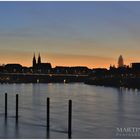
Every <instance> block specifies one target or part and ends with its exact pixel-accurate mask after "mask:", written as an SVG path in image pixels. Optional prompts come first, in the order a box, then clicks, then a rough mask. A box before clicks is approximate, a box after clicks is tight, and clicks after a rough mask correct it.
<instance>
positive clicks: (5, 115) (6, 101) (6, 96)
mask: <svg viewBox="0 0 140 140" xmlns="http://www.w3.org/2000/svg"><path fill="white" fill-rule="evenodd" d="M5 118H7V93H5Z"/></svg>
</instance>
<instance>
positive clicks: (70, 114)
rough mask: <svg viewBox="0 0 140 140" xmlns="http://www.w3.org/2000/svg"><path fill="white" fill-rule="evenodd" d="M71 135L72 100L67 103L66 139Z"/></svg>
mask: <svg viewBox="0 0 140 140" xmlns="http://www.w3.org/2000/svg"><path fill="white" fill-rule="evenodd" d="M71 135H72V100H69V103H68V138H69V139H70V138H71Z"/></svg>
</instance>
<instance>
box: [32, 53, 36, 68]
mask: <svg viewBox="0 0 140 140" xmlns="http://www.w3.org/2000/svg"><path fill="white" fill-rule="evenodd" d="M35 66H36V58H35V53H34V57H33V67H35Z"/></svg>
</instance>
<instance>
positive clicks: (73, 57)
mask: <svg viewBox="0 0 140 140" xmlns="http://www.w3.org/2000/svg"><path fill="white" fill-rule="evenodd" d="M34 52H35V53H36V56H37V54H38V52H40V53H41V56H42V61H43V62H50V63H51V64H52V66H53V67H55V66H56V65H59V66H60V65H61V66H88V67H89V68H94V67H106V68H108V67H109V66H110V64H115V65H117V59H118V57H119V55H120V54H122V55H123V57H124V62H125V64H127V65H129V64H130V63H131V62H140V2H0V64H6V63H21V64H22V65H24V66H31V65H32V57H33V53H34Z"/></svg>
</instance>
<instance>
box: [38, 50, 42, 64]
mask: <svg viewBox="0 0 140 140" xmlns="http://www.w3.org/2000/svg"><path fill="white" fill-rule="evenodd" d="M38 64H41V56H40V53H39V55H38Z"/></svg>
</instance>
